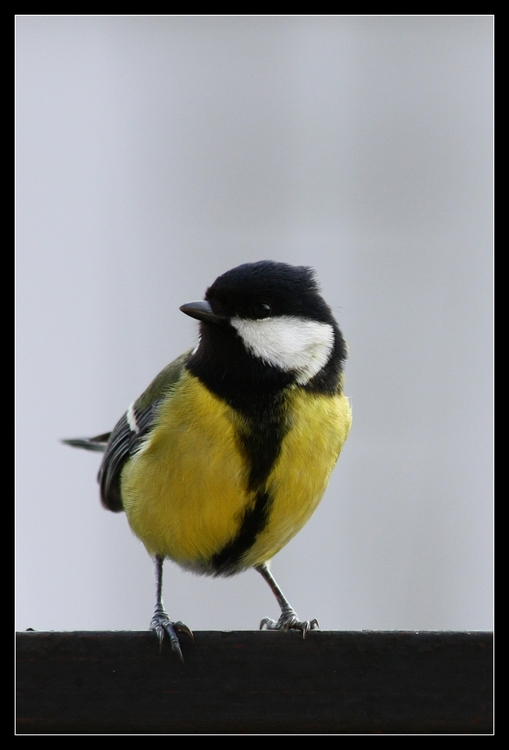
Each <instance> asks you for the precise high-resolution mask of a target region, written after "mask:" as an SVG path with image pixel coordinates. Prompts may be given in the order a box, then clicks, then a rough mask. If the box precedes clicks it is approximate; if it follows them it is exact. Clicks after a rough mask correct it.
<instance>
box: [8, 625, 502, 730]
mask: <svg viewBox="0 0 509 750" xmlns="http://www.w3.org/2000/svg"><path fill="white" fill-rule="evenodd" d="M181 641H182V651H183V654H184V659H185V667H184V668H182V667H181V665H180V663H179V661H178V659H177V658H176V657H175V655H174V654H173V653H172V651H171V649H170V647H169V644H168V642H165V643H164V646H163V649H162V651H159V646H158V643H157V639H156V636H155V635H154V634H153V633H149V632H143V633H134V632H105V633H95V632H77V633H53V632H50V633H46V632H45V633H35V632H27V633H19V634H18V635H17V731H18V733H23V734H25V733H32V734H41V733H55V734H60V733H70V734H94V733H121V734H124V733H144V734H156V733H164V734H178V733H214V734H215V733H221V734H223V733H241V734H257V733H292V734H294V733H301V734H307V733H315V734H328V733H332V734H343V733H345V734H351V733H360V734H365V733H425V734H428V733H448V734H449V733H460V734H463V733H475V734H482V733H488V734H489V733H491V732H492V634H491V633H481V632H471V633H470V632H397V631H393V632H392V631H391V632H371V631H361V632H310V633H308V636H307V637H306V640H305V641H303V640H302V638H301V637H300V635H299V634H297V633H275V632H266V631H264V632H249V631H240V632H198V633H196V634H195V643H194V644H193V643H191V642H190V640H189V639H188V638H187V637H186V636H185V635H183V636H182V637H181Z"/></svg>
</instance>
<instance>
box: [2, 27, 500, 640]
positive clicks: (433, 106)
mask: <svg viewBox="0 0 509 750" xmlns="http://www.w3.org/2000/svg"><path fill="white" fill-rule="evenodd" d="M492 26H493V19H492V18H491V17H489V16H470V17H468V16H467V17H461V16H449V17H448V16H434V17H432V16H430V17H427V16H421V17H420V16H409V17H405V16H403V17H384V16H380V17H377V16H374V17H372V16H358V17H353V16H352V17H349V16H332V17H309V16H308V17H173V16H167V17H164V16H163V17H158V16H150V17H149V16H147V17H143V16H132V17H122V16H118V17H115V16H111V17H108V16H62V17H59V16H20V17H18V18H17V22H16V40H17V42H16V43H17V47H16V59H17V70H16V73H17V170H16V174H17V576H18V587H17V627H18V628H19V629H25V628H27V627H32V628H35V629H37V630H44V629H56V630H75V629H144V628H146V627H147V626H148V623H149V620H150V617H151V613H152V606H153V580H152V575H153V574H152V563H151V561H150V559H149V557H148V555H147V554H146V552H145V550H144V548H143V546H142V545H141V543H140V542H139V541H138V540H137V539H136V538H135V537H134V536H133V535H132V534H131V532H130V530H129V528H128V525H127V522H126V519H125V516H124V515H123V514H122V515H116V514H112V513H109V512H106V511H104V510H103V509H102V508H101V507H100V505H99V501H98V490H97V485H96V480H95V477H96V472H97V468H98V464H99V456H98V455H97V454H88V453H84V452H82V451H75V450H72V449H70V448H67V447H65V446H62V445H61V444H60V443H59V439H60V438H62V437H75V436H87V435H94V434H97V433H99V432H103V431H106V430H109V429H111V428H112V427H113V425H114V424H115V422H116V421H117V419H118V418H119V417H120V415H121V414H122V413H123V411H124V410H125V409H126V407H127V406H128V404H130V403H131V402H132V401H133V400H134V399H135V398H136V397H137V396H138V395H139V393H140V392H141V391H142V390H143V389H144V388H145V387H146V386H147V385H148V383H149V382H150V380H151V379H152V377H153V376H154V375H155V374H156V373H157V372H158V371H159V370H160V369H161V368H162V367H163V366H164V365H165V364H167V363H168V362H169V361H171V360H172V359H173V358H174V357H176V356H177V355H178V354H180V353H181V352H182V351H185V350H186V349H187V348H189V347H190V346H193V345H194V344H195V343H196V340H197V325H196V324H195V322H193V321H192V320H191V319H189V318H187V317H185V316H184V315H182V314H181V313H180V312H179V310H178V307H179V305H180V304H182V303H184V302H188V301H190V300H193V299H197V298H200V297H201V296H202V294H203V292H204V290H205V288H206V287H207V286H208V285H210V284H211V283H212V282H213V280H214V279H215V278H216V276H218V275H219V274H220V273H223V272H224V271H226V270H227V269H229V268H231V267H233V266H235V265H237V264H239V263H243V262H246V261H253V260H260V259H263V258H272V259H275V260H280V261H286V262H289V263H295V264H306V265H312V266H314V267H315V268H316V270H317V273H318V277H319V279H320V281H321V285H322V289H323V293H324V296H325V298H326V299H327V300H328V302H329V304H330V305H331V306H332V307H333V309H334V311H335V313H336V315H337V318H338V320H339V323H340V326H341V327H342V329H343V331H344V333H345V336H346V338H347V340H348V342H349V346H350V361H349V363H348V367H347V381H346V391H347V394H348V395H349V396H350V398H351V401H352V407H353V414H354V423H353V428H352V432H351V436H350V438H349V440H348V442H347V444H346V447H345V449H344V451H343V454H342V456H341V458H340V461H339V463H338V466H337V468H336V470H335V472H334V475H333V477H332V480H331V482H330V485H329V489H328V491H327V493H326V495H325V497H324V500H323V502H322V504H321V506H320V507H319V509H318V510H317V512H316V514H315V515H314V517H313V518H312V520H311V521H310V522H309V524H308V525H307V526H306V528H305V529H304V530H303V531H302V532H301V533H300V534H299V535H298V536H297V537H296V538H295V539H294V540H293V541H292V542H291V543H290V544H289V545H288V547H286V548H285V549H284V550H283V551H282V552H281V553H280V554H279V555H278V556H277V557H276V558H275V560H274V562H273V566H272V569H273V571H274V574H275V575H276V578H277V579H278V581H279V582H280V584H281V586H282V588H283V589H284V591H285V592H286V593H287V595H288V597H289V599H290V601H291V602H292V603H293V605H294V607H295V608H296V609H297V611H298V613H299V614H300V615H301V617H305V618H310V617H318V618H319V620H320V622H321V625H322V628H324V629H392V628H397V629H416V630H417V629H448V628H452V629H489V628H491V625H492V618H491V616H492V604H491V596H492V552H491V543H492V487H491V480H492V468H491V464H492V461H491V458H492V427H491V421H492V397H491V386H492V374H491V365H492V333H491V329H492V326H491V318H492V301H491V288H492V269H491V265H492V33H493V29H492ZM165 570H166V578H165V600H166V603H167V606H168V609H169V611H170V614H171V615H172V616H174V617H175V619H182V620H184V621H185V622H186V623H187V624H188V625H189V626H190V627H192V628H194V629H197V630H199V629H214V628H220V629H235V628H238V629H251V628H256V627H257V626H258V622H259V620H260V618H261V617H262V616H265V615H270V616H276V615H277V605H276V602H275V601H274V600H273V597H272V594H271V593H270V591H269V589H268V587H267V586H266V584H265V583H264V582H263V581H262V579H261V578H260V577H259V576H258V575H257V574H256V573H255V572H254V571H249V572H247V573H245V574H243V575H241V576H237V577H235V578H232V579H224V580H213V579H207V578H199V577H195V576H193V575H191V574H189V573H184V572H182V571H181V570H180V569H178V568H177V567H176V566H174V565H173V564H171V563H169V562H167V563H166V568H165Z"/></svg>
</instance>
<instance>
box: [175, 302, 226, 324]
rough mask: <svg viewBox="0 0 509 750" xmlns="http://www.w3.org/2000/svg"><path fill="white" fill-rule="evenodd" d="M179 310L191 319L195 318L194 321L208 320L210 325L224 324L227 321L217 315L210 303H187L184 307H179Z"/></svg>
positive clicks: (223, 316) (224, 317) (222, 316)
mask: <svg viewBox="0 0 509 750" xmlns="http://www.w3.org/2000/svg"><path fill="white" fill-rule="evenodd" d="M180 310H182V312H183V313H185V314H186V315H189V316H190V317H191V318H196V320H208V321H210V322H211V323H224V322H225V321H226V320H227V317H226V316H225V315H217V314H216V313H215V312H214V310H213V309H212V307H211V305H210V302H207V301H206V300H198V301H197V302H187V303H186V304H185V305H181V307H180Z"/></svg>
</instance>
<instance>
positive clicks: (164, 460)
mask: <svg viewBox="0 0 509 750" xmlns="http://www.w3.org/2000/svg"><path fill="white" fill-rule="evenodd" d="M287 407H288V418H289V420H290V429H289V431H288V432H287V434H286V436H285V437H284V439H283V441H282V444H281V450H280V453H279V456H278V459H277V460H276V462H275V464H274V466H273V468H272V470H271V472H270V474H269V477H268V479H267V481H266V490H267V491H268V493H269V494H270V497H271V500H270V510H269V515H268V522H267V524H266V526H265V528H264V529H263V530H262V531H261V532H260V533H259V534H258V536H257V538H256V541H255V543H254V545H253V547H252V548H251V549H250V550H249V551H248V552H247V554H246V555H245V556H244V558H243V561H242V565H241V566H239V569H242V568H245V567H249V566H252V565H255V564H257V563H261V562H264V561H265V560H267V559H270V557H272V556H273V555H274V554H275V553H276V552H278V551H279V550H280V549H281V548H282V547H283V546H284V545H285V544H286V543H287V542H288V541H289V540H290V539H291V538H292V537H293V536H294V535H295V534H296V533H297V532H298V531H299V530H300V529H301V528H302V526H303V525H304V524H305V523H306V521H307V520H308V519H309V517H310V516H311V514H312V513H313V511H314V510H315V508H316V506H317V504H318V502H319V501H320V499H321V497H322V495H323V492H324V490H325V488H326V485H327V482H328V479H329V476H330V473H331V471H332V469H333V467H334V464H335V462H336V460H337V457H338V455H339V452H340V450H341V448H342V446H343V443H344V441H345V440H346V437H347V435H348V430H349V427H350V422H351V414H350V406H349V404H348V400H347V399H346V398H345V397H344V396H335V397H325V396H314V395H310V394H308V393H305V392H304V391H303V390H302V389H300V388H295V389H292V390H291V391H289V393H288V398H287ZM241 427H242V428H244V429H245V425H244V424H243V423H242V419H241V417H239V415H238V413H237V412H235V411H234V410H233V409H232V408H231V407H230V406H228V405H227V404H226V403H225V402H223V401H222V400H221V399H219V398H217V397H216V396H214V395H213V394H212V393H210V391H208V389H206V388H205V387H204V386H203V385H202V384H201V382H200V381H199V380H198V379H197V378H195V377H194V376H192V375H190V374H186V376H185V377H184V378H182V380H181V381H180V382H179V383H178V384H177V386H176V388H175V390H174V391H173V393H172V396H171V398H168V399H167V400H166V402H165V403H164V404H163V406H162V409H161V412H160V415H159V418H158V421H157V424H156V426H155V429H154V430H153V432H152V433H151V434H150V436H149V437H148V438H147V441H146V442H145V444H144V445H143V447H142V448H141V450H140V451H139V452H138V453H137V454H136V455H135V456H134V457H133V458H131V459H130V460H129V461H128V462H127V463H126V465H125V467H124V469H123V472H122V480H121V490H122V498H123V502H124V508H125V511H126V514H127V517H128V520H129V524H130V526H131V528H132V530H133V531H134V533H135V534H136V535H137V536H138V537H139V538H140V539H141V541H142V542H143V543H144V545H145V547H146V548H147V550H148V552H149V554H151V555H155V554H158V555H162V556H164V557H170V558H171V559H173V560H175V561H176V562H177V563H179V564H180V565H182V566H184V567H191V568H197V569H199V568H201V567H203V568H206V563H207V560H209V559H210V558H211V557H212V556H213V555H214V554H216V553H217V552H219V551H220V550H221V549H223V548H224V547H225V545H227V544H228V542H230V541H231V540H232V539H233V538H234V537H235V535H236V534H237V531H238V529H239V527H240V525H241V523H242V520H243V517H244V513H245V510H246V508H247V507H250V506H252V505H253V503H254V501H255V495H256V493H255V492H252V491H248V490H247V489H246V488H247V484H248V477H249V471H250V466H249V463H248V459H247V458H246V456H245V453H243V451H242V447H241V443H240V441H239V438H238V431H239V429H240V428H241Z"/></svg>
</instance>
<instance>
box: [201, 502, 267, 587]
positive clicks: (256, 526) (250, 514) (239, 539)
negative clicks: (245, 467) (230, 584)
mask: <svg viewBox="0 0 509 750" xmlns="http://www.w3.org/2000/svg"><path fill="white" fill-rule="evenodd" d="M271 504H272V498H271V496H270V495H269V493H268V492H266V491H265V490H260V491H259V492H258V493H257V495H256V500H255V502H254V505H253V506H252V507H251V508H249V509H248V510H246V512H245V514H244V518H243V520H242V523H241V525H240V527H239V530H238V532H237V534H236V536H235V537H234V538H233V539H232V540H231V541H230V542H228V544H226V545H225V546H224V547H223V549H222V550H220V551H219V552H216V554H215V555H214V556H213V557H212V559H211V561H210V563H211V565H212V569H213V570H214V575H219V576H220V575H223V576H227V575H232V574H233V573H236V572H237V571H238V570H239V568H240V566H239V562H240V560H241V558H242V556H243V555H244V554H245V553H246V552H247V550H249V549H251V547H252V546H253V544H254V543H255V541H256V537H257V536H258V534H259V533H260V532H261V531H262V530H263V529H264V528H265V526H266V525H267V521H268V518H269V511H270V506H271Z"/></svg>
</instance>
